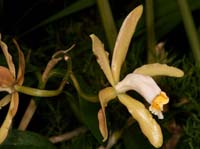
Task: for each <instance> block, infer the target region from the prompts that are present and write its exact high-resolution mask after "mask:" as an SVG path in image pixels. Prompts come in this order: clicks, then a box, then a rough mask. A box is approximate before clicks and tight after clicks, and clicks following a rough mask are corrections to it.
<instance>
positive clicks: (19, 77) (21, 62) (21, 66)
mask: <svg viewBox="0 0 200 149" xmlns="http://www.w3.org/2000/svg"><path fill="white" fill-rule="evenodd" d="M13 42H14V44H15V46H16V47H17V50H18V54H19V64H18V65H19V67H18V73H17V83H18V84H19V85H22V84H23V82H24V71H25V59H24V53H23V52H22V51H21V49H20V47H19V45H18V43H17V41H16V40H15V39H13Z"/></svg>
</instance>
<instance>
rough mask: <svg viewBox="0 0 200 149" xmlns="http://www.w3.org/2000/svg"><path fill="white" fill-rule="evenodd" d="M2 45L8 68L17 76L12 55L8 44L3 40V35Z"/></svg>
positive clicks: (0, 42) (0, 41)
mask: <svg viewBox="0 0 200 149" xmlns="http://www.w3.org/2000/svg"><path fill="white" fill-rule="evenodd" d="M0 46H1V49H2V51H3V53H4V56H5V58H6V61H7V64H8V68H9V70H10V72H11V73H12V75H13V77H14V78H15V77H16V74H15V65H14V64H13V60H12V56H11V55H10V53H9V52H8V46H7V45H6V44H5V43H4V42H3V41H2V40H1V36H0Z"/></svg>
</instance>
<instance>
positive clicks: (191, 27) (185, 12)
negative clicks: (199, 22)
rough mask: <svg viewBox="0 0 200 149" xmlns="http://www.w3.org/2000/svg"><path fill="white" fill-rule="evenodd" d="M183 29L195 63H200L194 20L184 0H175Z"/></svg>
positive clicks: (199, 45) (199, 44) (199, 48)
mask: <svg viewBox="0 0 200 149" xmlns="http://www.w3.org/2000/svg"><path fill="white" fill-rule="evenodd" d="M177 2H178V5H179V8H180V12H181V15H182V19H183V23H184V26H185V30H186V33H187V36H188V40H189V43H190V46H191V49H192V52H193V56H194V59H195V62H196V64H197V65H199V64H200V42H199V38H198V34H197V30H196V28H195V24H194V20H193V18H192V14H191V11H190V9H189V6H188V3H187V1H186V0H177Z"/></svg>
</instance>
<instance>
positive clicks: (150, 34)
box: [145, 0, 156, 63]
mask: <svg viewBox="0 0 200 149" xmlns="http://www.w3.org/2000/svg"><path fill="white" fill-rule="evenodd" d="M145 2H146V6H145V8H146V28H147V48H148V53H147V54H148V63H152V62H155V46H156V40H155V31H154V9H153V0H146V1H145Z"/></svg>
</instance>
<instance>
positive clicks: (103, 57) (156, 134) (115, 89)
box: [90, 5, 184, 147]
mask: <svg viewBox="0 0 200 149" xmlns="http://www.w3.org/2000/svg"><path fill="white" fill-rule="evenodd" d="M142 11H143V6H142V5H140V6H138V7H136V8H135V9H134V10H133V11H131V12H130V13H129V15H128V16H127V17H126V19H125V20H124V22H123V24H122V26H121V29H120V31H119V34H118V37H117V40H116V43H115V47H114V51H113V56H112V62H111V65H110V62H109V58H108V52H106V51H105V49H104V45H103V43H102V42H101V41H100V40H99V39H98V37H97V36H95V35H94V34H92V35H90V37H91V39H92V49H93V52H94V55H95V56H96V57H97V62H98V63H99V65H100V67H101V69H102V70H103V72H104V74H105V76H106V78H107V79H108V81H109V83H110V84H111V86H110V87H107V88H104V89H102V90H100V91H99V100H100V104H101V109H100V110H99V112H98V120H99V129H100V132H101V134H102V136H103V141H106V140H107V138H108V130H107V122H106V114H105V107H106V106H107V103H108V102H109V101H110V100H113V99H116V97H118V99H119V101H120V102H121V103H122V104H123V105H124V106H126V107H127V109H128V111H129V113H130V114H131V115H132V117H133V118H134V119H135V120H136V121H137V122H138V123H139V126H140V128H141V130H142V132H143V134H144V135H145V136H146V137H147V138H148V140H149V141H150V143H151V144H152V145H153V146H154V147H160V146H161V145H162V143H163V136H162V131H161V128H160V126H159V124H158V123H157V122H156V121H155V119H154V118H153V117H152V115H151V113H150V112H149V111H148V110H147V109H146V108H145V106H144V105H143V104H142V103H141V102H139V101H138V100H136V99H134V98H132V97H130V96H129V95H128V94H126V92H127V91H129V90H134V91H136V92H138V93H139V94H140V95H142V96H143V97H144V99H145V100H146V101H147V102H148V103H149V104H150V107H149V110H150V111H151V112H152V113H153V114H155V115H157V116H158V118H160V119H162V118H163V114H162V111H163V106H164V105H165V104H167V103H168V102H169V98H168V97H167V95H166V94H165V92H163V91H162V90H161V89H160V88H159V86H158V85H157V84H156V82H155V81H154V80H153V78H152V76H158V75H165V76H171V77H182V76H183V74H184V73H183V71H181V70H180V69H178V68H175V67H170V66H168V65H166V64H159V63H155V64H147V65H144V66H142V67H140V68H137V69H136V70H135V71H133V73H130V74H128V75H127V76H126V77H125V78H124V79H123V80H121V81H120V70H121V66H122V64H123V62H124V61H125V57H126V54H127V51H128V47H129V44H130V41H131V38H132V36H133V34H134V32H135V29H136V25H137V23H138V21H139V19H140V17H141V15H142Z"/></svg>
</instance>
